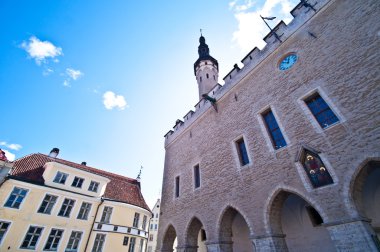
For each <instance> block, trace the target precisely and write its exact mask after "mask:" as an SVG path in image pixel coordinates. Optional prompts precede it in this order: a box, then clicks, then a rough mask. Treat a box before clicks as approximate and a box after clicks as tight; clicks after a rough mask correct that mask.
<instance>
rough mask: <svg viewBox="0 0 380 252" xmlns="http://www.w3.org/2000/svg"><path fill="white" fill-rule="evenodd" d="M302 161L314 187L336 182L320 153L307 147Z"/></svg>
mask: <svg viewBox="0 0 380 252" xmlns="http://www.w3.org/2000/svg"><path fill="white" fill-rule="evenodd" d="M301 163H302V166H303V167H304V169H305V171H306V173H307V175H308V177H309V179H310V182H311V184H312V185H313V187H314V188H316V187H320V186H325V185H329V184H332V183H334V182H333V179H332V177H331V176H330V173H329V172H328V171H327V168H326V166H325V165H324V164H323V162H322V160H321V158H320V157H319V156H318V154H315V153H313V152H311V151H309V150H306V149H305V150H304V153H303V156H302V160H301Z"/></svg>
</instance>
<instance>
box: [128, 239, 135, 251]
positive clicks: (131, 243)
mask: <svg viewBox="0 0 380 252" xmlns="http://www.w3.org/2000/svg"><path fill="white" fill-rule="evenodd" d="M135 243H136V238H135V237H131V241H130V242H129V249H128V252H135Z"/></svg>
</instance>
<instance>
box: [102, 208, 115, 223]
mask: <svg viewBox="0 0 380 252" xmlns="http://www.w3.org/2000/svg"><path fill="white" fill-rule="evenodd" d="M112 209H113V208H112V207H109V206H105V207H104V208H103V213H102V217H101V218H100V222H102V223H110V219H111V214H112Z"/></svg>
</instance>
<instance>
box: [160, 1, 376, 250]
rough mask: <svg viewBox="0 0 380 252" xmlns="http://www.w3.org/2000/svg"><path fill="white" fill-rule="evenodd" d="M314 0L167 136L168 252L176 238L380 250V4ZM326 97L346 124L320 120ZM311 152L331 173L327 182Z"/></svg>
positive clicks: (184, 246)
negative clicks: (278, 138) (290, 59)
mask: <svg viewBox="0 0 380 252" xmlns="http://www.w3.org/2000/svg"><path fill="white" fill-rule="evenodd" d="M308 3H310V4H311V7H310V6H307V5H304V4H303V3H299V4H298V5H297V6H296V7H295V8H294V9H293V11H292V14H293V16H294V19H293V21H292V22H290V23H289V24H288V25H285V24H284V23H282V22H281V23H280V24H279V25H277V26H276V27H275V29H274V30H275V31H276V33H277V34H278V35H282V36H281V37H280V38H281V41H282V42H279V41H278V40H276V38H275V36H273V34H268V35H267V36H266V37H265V38H264V40H265V41H266V43H267V45H266V47H265V48H263V49H262V50H259V49H257V48H255V49H253V50H252V51H251V52H250V53H249V54H248V55H247V56H246V57H245V58H244V59H243V60H242V63H243V64H244V67H243V68H241V69H240V68H239V67H237V66H236V67H234V69H232V71H231V72H230V73H229V74H228V75H227V76H226V77H225V78H224V80H225V84H224V85H223V86H222V85H219V84H218V85H216V86H215V87H214V88H213V89H212V90H210V92H209V93H208V95H209V96H210V97H212V98H215V99H216V103H215V104H212V101H210V100H206V99H201V100H200V102H199V103H198V104H197V105H196V107H195V111H190V112H189V113H187V114H186V116H185V117H184V120H183V121H181V120H178V121H177V123H176V125H175V127H174V129H173V130H171V131H169V132H168V133H167V134H166V135H165V149H166V155H165V168H164V176H163V187H162V202H161V210H160V226H159V233H158V243H157V248H158V249H157V251H172V250H173V243H174V240H175V239H177V245H176V248H174V249H176V251H197V250H198V249H201V247H202V246H205V247H206V248H207V251H215V252H216V251H239V252H244V251H378V250H380V242H379V233H380V182H379V181H380V141H379V139H380V127H379V125H380V98H379V97H380V72H379V69H380V53H379V49H380V23H379V22H378V17H379V14H380V2H379V1H378V0H366V1H355V0H317V1H316V0H313V1H312V0H309V1H308ZM313 9H315V11H314V10H313ZM289 55H296V57H297V59H296V62H295V63H294V65H293V66H291V67H290V68H289V69H287V70H280V68H279V66H280V64H281V63H282V62H284V61H286V59H287V56H289ZM285 63H286V62H285ZM316 95H318V97H320V99H323V101H325V104H326V105H327V106H328V107H329V108H330V109H331V111H332V113H334V115H335V116H336V119H337V121H335V122H334V123H331V124H329V125H327V126H326V125H321V123H320V122H319V121H318V120H317V115H314V114H313V113H312V111H311V109H310V107H309V105H308V102H309V101H310V99H311V97H314V98H315V97H316ZM315 99H317V98H315ZM268 111H271V112H272V113H273V116H274V118H275V120H276V122H277V124H278V125H277V126H278V127H277V130H278V131H281V133H282V139H283V141H284V142H285V144H284V145H283V146H280V147H279V146H276V145H275V144H274V140H273V138H271V134H270V129H269V128H268V125H267V124H266V121H265V119H264V114H266V113H267V112H268ZM242 141H243V142H242ZM241 143H243V145H244V146H245V149H246V155H245V156H244V155H243V156H244V157H242V150H241V148H240V147H239V146H241V145H240V144H241ZM243 152H244V151H243ZM310 155H314V156H313V157H310ZM309 157H310V158H315V159H317V160H319V163H320V165H319V166H318V167H319V169H321V171H322V169H323V171H326V170H327V172H328V173H329V175H330V177H329V179H328V180H325V181H327V182H326V183H325V184H324V185H322V186H319V185H315V184H313V183H314V182H313V178H315V177H313V174H311V173H312V172H313V173H314V170H313V169H310V170H307V167H306V166H307V165H306V163H307V160H306V159H308V158H309ZM244 160H246V161H247V162H245V161H244ZM196 167H198V168H196ZM196 169H199V170H198V172H199V174H198V175H196V172H195V171H196ZM309 172H310V174H311V175H310V174H309ZM196 178H197V179H199V181H198V182H200V183H199V186H196V184H197V183H198V182H197V181H196V180H197V179H196ZM202 230H204V231H202ZM201 232H204V233H203V234H201ZM200 234H201V235H200ZM201 236H203V238H202V239H200V238H199V237H201Z"/></svg>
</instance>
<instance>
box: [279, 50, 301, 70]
mask: <svg viewBox="0 0 380 252" xmlns="http://www.w3.org/2000/svg"><path fill="white" fill-rule="evenodd" d="M297 58H298V57H297V55H295V54H289V55H288V56H286V57H285V58H284V59H283V60H282V61H281V62H280V65H279V68H280V70H287V69H289V68H291V67H292V66H293V65H294V64H295V63H296V62H297Z"/></svg>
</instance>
